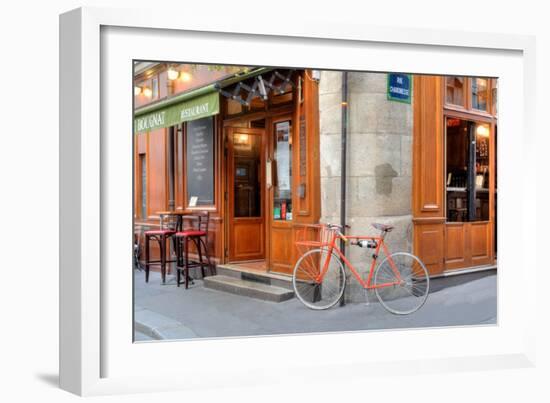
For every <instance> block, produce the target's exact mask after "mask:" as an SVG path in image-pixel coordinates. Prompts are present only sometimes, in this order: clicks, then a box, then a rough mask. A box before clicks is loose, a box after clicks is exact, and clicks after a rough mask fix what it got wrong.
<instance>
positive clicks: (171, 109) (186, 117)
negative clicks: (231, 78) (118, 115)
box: [134, 89, 220, 133]
mask: <svg viewBox="0 0 550 403" xmlns="http://www.w3.org/2000/svg"><path fill="white" fill-rule="evenodd" d="M219 111H220V95H219V94H218V92H217V91H215V90H214V89H212V90H211V92H207V93H206V94H204V95H199V96H195V97H193V98H191V99H188V100H182V101H180V102H179V103H176V104H171V105H169V106H164V107H160V108H159V107H157V108H155V109H154V110H153V111H151V112H148V113H147V112H146V111H145V112H142V111H139V112H141V113H139V114H138V112H137V111H136V114H135V115H136V116H135V120H134V131H135V132H136V133H141V132H147V131H150V130H155V129H162V128H164V127H170V126H174V125H177V124H179V123H181V122H187V121H190V120H195V119H201V118H205V117H208V116H212V115H216V114H217V113H219Z"/></svg>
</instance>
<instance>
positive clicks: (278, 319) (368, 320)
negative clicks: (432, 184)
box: [134, 271, 497, 341]
mask: <svg viewBox="0 0 550 403" xmlns="http://www.w3.org/2000/svg"><path fill="white" fill-rule="evenodd" d="M134 279H135V280H134V286H135V295H134V303H135V307H136V309H139V310H145V311H148V312H151V313H154V314H158V315H162V317H165V318H167V319H168V318H169V319H170V320H173V321H177V322H180V323H181V324H182V327H185V329H186V332H185V333H184V334H185V335H186V336H185V337H209V338H210V337H231V336H259V335H274V334H290V333H317V332H333V331H356V330H374V329H398V328H418V327H442V326H468V325H491V324H496V320H497V281H496V280H497V276H496V271H488V272H482V273H476V274H469V275H460V276H453V277H447V278H440V279H435V280H433V281H432V282H431V286H430V289H431V292H430V295H429V297H428V299H427V301H426V304H425V305H424V306H423V307H422V308H421V309H420V310H418V311H417V312H415V313H413V314H411V315H406V316H399V315H393V314H391V313H388V312H387V311H386V310H385V309H384V308H383V307H382V306H381V305H380V304H379V303H378V302H377V301H376V300H375V299H371V303H370V304H369V305H366V304H365V303H348V304H346V305H345V306H343V307H339V306H336V307H333V308H331V309H329V310H325V311H313V310H310V309H308V308H306V307H305V306H304V305H302V304H301V303H300V302H299V301H298V300H297V299H295V298H294V299H291V300H289V301H285V302H282V303H273V302H266V301H260V300H256V299H252V298H248V297H242V296H238V295H233V294H228V293H225V292H221V291H215V290H210V289H205V288H204V287H203V286H202V282H201V281H200V280H195V284H194V285H193V286H192V287H191V288H189V289H188V290H186V289H185V288H183V287H180V288H177V287H176V286H174V285H164V286H163V285H160V276H159V275H158V274H157V273H152V274H151V278H150V282H149V283H148V284H145V282H144V274H143V273H142V272H136V274H135V277H134ZM173 334H177V332H176V333H173ZM189 335H192V336H189ZM144 337H148V336H146V335H145V334H143V333H139V334H136V341H140V340H145V338H144ZM168 337H169V338H171V336H168ZM173 337H174V338H181V337H177V336H173Z"/></svg>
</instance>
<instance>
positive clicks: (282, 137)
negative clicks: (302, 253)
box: [273, 120, 292, 220]
mask: <svg viewBox="0 0 550 403" xmlns="http://www.w3.org/2000/svg"><path fill="white" fill-rule="evenodd" d="M274 130H275V136H274V142H275V143H274V145H273V146H274V148H273V150H274V157H275V158H274V162H273V163H274V164H275V169H274V172H275V175H274V178H273V186H274V193H273V219H274V220H292V134H291V133H292V131H291V126H290V121H288V120H287V121H284V122H277V123H275V125H274Z"/></svg>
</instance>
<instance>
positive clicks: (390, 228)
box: [372, 222, 393, 232]
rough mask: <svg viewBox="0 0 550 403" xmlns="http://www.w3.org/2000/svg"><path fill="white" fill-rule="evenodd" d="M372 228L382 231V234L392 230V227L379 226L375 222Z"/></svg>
mask: <svg viewBox="0 0 550 403" xmlns="http://www.w3.org/2000/svg"><path fill="white" fill-rule="evenodd" d="M372 226H373V227H374V228H376V229H377V230H380V231H384V232H390V231H391V230H392V229H393V225H386V224H380V223H376V222H375V223H372Z"/></svg>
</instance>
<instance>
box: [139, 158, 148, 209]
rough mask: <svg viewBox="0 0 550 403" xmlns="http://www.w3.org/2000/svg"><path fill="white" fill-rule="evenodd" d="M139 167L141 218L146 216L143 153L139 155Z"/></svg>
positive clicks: (145, 174)
mask: <svg viewBox="0 0 550 403" xmlns="http://www.w3.org/2000/svg"><path fill="white" fill-rule="evenodd" d="M139 168H140V171H141V172H140V173H141V183H140V185H141V192H140V203H139V205H140V209H141V212H140V213H141V218H143V219H146V218H147V162H146V158H145V154H140V155H139Z"/></svg>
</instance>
